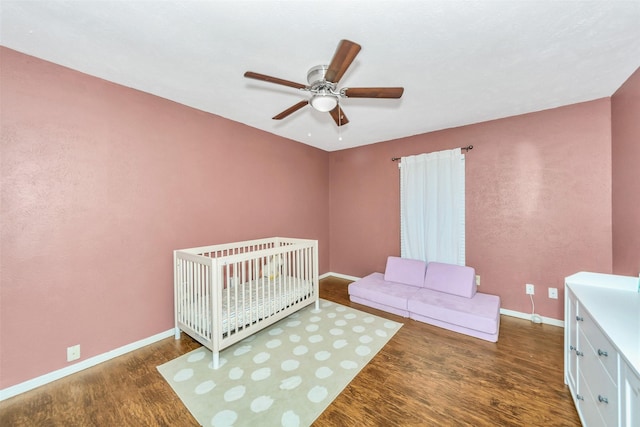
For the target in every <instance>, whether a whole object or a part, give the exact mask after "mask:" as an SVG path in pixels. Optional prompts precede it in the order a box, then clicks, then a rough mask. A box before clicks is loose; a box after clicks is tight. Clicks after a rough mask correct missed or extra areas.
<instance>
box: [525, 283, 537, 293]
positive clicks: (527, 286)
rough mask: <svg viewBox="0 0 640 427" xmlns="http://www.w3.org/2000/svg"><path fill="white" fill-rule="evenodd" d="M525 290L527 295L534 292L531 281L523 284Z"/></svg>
mask: <svg viewBox="0 0 640 427" xmlns="http://www.w3.org/2000/svg"><path fill="white" fill-rule="evenodd" d="M525 292H526V293H527V295H533V294H535V291H534V290H533V285H532V284H531V283H527V284H526V285H525Z"/></svg>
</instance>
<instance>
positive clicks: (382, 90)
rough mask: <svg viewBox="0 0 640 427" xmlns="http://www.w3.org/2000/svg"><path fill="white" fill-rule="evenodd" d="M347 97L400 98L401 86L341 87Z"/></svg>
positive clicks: (402, 89) (402, 90)
mask: <svg viewBox="0 0 640 427" xmlns="http://www.w3.org/2000/svg"><path fill="white" fill-rule="evenodd" d="M343 93H344V96H346V97H347V98H400V97H401V96H402V94H403V93H404V88H403V87H352V88H345V89H343Z"/></svg>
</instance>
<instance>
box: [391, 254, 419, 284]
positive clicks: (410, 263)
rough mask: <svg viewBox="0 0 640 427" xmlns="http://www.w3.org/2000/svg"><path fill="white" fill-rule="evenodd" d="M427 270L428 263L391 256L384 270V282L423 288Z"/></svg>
mask: <svg viewBox="0 0 640 427" xmlns="http://www.w3.org/2000/svg"><path fill="white" fill-rule="evenodd" d="M426 270H427V263H426V262H424V261H421V260H419V259H409V258H400V257H395V256H390V257H388V258H387V266H386V268H385V269H384V280H386V281H387V282H396V283H404V284H405V285H412V286H418V287H422V286H424V277H425V271H426Z"/></svg>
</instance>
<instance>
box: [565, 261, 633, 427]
mask: <svg viewBox="0 0 640 427" xmlns="http://www.w3.org/2000/svg"><path fill="white" fill-rule="evenodd" d="M564 358H565V364H564V377H565V383H566V384H567V385H568V386H569V389H570V390H571V395H572V397H573V401H574V403H575V405H576V408H577V410H578V415H579V416H580V420H581V421H582V424H583V425H584V426H587V427H594V426H624V427H638V426H640V293H638V277H627V276H615V275H611V274H600V273H587V272H581V273H576V274H574V275H572V276H569V277H567V278H566V279H565V350H564Z"/></svg>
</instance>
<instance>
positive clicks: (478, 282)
mask: <svg viewBox="0 0 640 427" xmlns="http://www.w3.org/2000/svg"><path fill="white" fill-rule="evenodd" d="M476 286H480V275H479V274H476Z"/></svg>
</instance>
